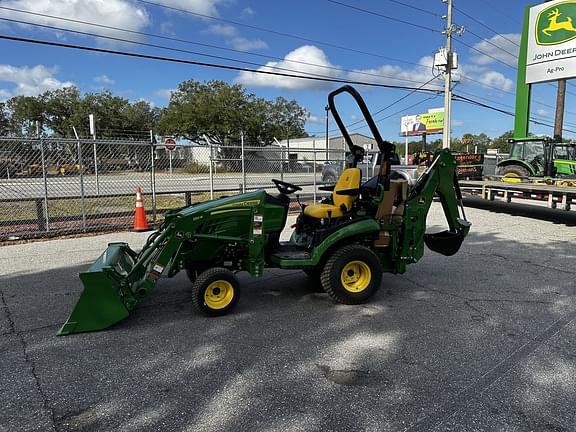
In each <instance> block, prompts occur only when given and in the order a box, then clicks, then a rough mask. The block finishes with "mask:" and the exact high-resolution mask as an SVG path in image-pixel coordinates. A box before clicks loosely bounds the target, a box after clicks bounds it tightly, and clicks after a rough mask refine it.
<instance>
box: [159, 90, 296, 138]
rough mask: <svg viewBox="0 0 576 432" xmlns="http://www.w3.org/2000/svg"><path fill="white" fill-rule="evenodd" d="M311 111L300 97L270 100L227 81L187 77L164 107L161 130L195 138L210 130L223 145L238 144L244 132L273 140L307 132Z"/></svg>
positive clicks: (211, 135) (210, 134)
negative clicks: (309, 112)
mask: <svg viewBox="0 0 576 432" xmlns="http://www.w3.org/2000/svg"><path fill="white" fill-rule="evenodd" d="M306 118H307V113H306V110H305V109H304V108H302V107H301V106H300V105H298V103H297V102H296V101H287V100H286V99H284V98H277V99H276V101H274V102H270V101H267V100H265V99H262V98H257V97H256V96H255V95H254V94H251V93H247V92H246V90H245V89H244V88H243V87H242V86H241V85H239V84H234V85H230V84H228V83H226V82H224V81H209V82H207V83H200V82H197V81H194V80H189V81H184V82H182V83H180V85H179V86H178V90H176V91H175V92H173V93H172V96H171V97H170V103H169V104H168V107H167V108H165V109H164V110H163V111H162V114H161V116H160V120H159V123H158V125H159V131H160V133H163V134H165V135H166V134H169V135H176V136H178V137H183V138H186V139H189V140H191V141H202V136H203V135H204V134H206V135H207V136H208V137H210V139H211V140H212V141H214V142H216V143H218V144H221V145H224V144H225V145H232V146H236V145H238V143H239V142H240V135H241V134H242V133H243V134H244V136H245V137H246V138H247V139H248V140H249V142H250V143H251V144H252V145H254V144H264V145H266V144H270V143H272V142H273V138H274V137H277V138H279V139H282V138H284V137H286V136H303V135H305V132H304V123H305V122H306Z"/></svg>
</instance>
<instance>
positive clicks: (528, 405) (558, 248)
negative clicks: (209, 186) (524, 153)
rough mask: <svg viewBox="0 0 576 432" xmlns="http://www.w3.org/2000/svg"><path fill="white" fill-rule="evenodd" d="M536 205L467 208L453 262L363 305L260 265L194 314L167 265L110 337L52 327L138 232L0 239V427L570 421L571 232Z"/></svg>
mask: <svg viewBox="0 0 576 432" xmlns="http://www.w3.org/2000/svg"><path fill="white" fill-rule="evenodd" d="M541 210H542V212H543V213H546V211H548V213H546V214H548V215H549V217H548V219H547V218H546V217H540V218H538V219H531V218H528V217H526V216H529V215H530V211H529V210H527V211H528V213H525V214H522V213H521V212H515V213H514V214H509V213H503V212H502V210H501V209H499V208H497V206H493V207H490V206H484V207H483V208H472V207H469V208H467V216H468V218H469V219H470V220H471V221H472V223H473V227H472V231H471V233H470V235H469V237H468V238H467V239H466V241H465V243H464V245H463V247H462V249H461V251H460V252H459V253H458V254H457V255H455V256H453V257H444V256H441V255H438V254H436V253H433V252H431V251H426V254H425V256H424V258H423V259H422V260H421V261H420V262H418V263H417V264H414V265H411V266H409V268H408V271H407V273H405V274H404V275H392V274H385V275H384V278H383V283H382V287H381V289H380V290H379V292H378V293H377V294H376V295H375V296H374V297H373V298H372V299H371V301H370V302H369V303H367V304H364V305H360V306H344V305H337V304H335V303H334V302H333V301H331V300H330V298H329V297H328V296H327V295H326V294H324V293H322V292H321V290H320V289H319V287H318V286H317V285H316V284H315V283H314V282H313V281H311V280H310V279H308V277H307V276H306V275H305V274H304V273H302V272H300V271H292V272H291V271H283V270H268V271H266V272H265V274H264V276H263V277H262V278H259V279H253V278H251V277H249V276H248V275H245V274H240V278H241V283H242V296H241V299H240V303H239V304H238V307H237V309H236V310H235V312H234V313H232V314H229V315H227V316H224V317H220V318H206V317H203V316H200V315H199V314H197V313H196V312H194V311H193V308H192V304H191V299H190V284H189V282H188V280H187V278H186V276H185V275H184V274H178V275H177V276H176V277H174V278H173V279H162V280H160V282H159V284H158V286H157V288H156V290H155V291H154V292H153V293H152V294H151V295H150V297H149V298H148V299H147V300H146V301H145V302H144V303H143V304H142V305H140V306H139V307H138V309H137V310H136V311H135V312H134V313H133V314H132V315H131V316H130V317H129V318H128V319H126V320H125V321H123V322H121V323H119V324H118V325H116V326H114V327H113V328H111V329H110V330H108V331H103V332H96V333H89V334H79V335H72V336H67V337H56V335H55V334H56V332H57V331H58V329H59V327H60V325H61V324H62V323H63V322H64V321H65V320H66V318H67V316H68V314H69V312H70V311H71V309H72V307H73V306H74V304H75V302H76V300H77V298H78V296H79V294H80V292H81V289H82V287H81V284H80V281H79V279H78V273H79V272H80V271H82V270H84V269H86V268H87V267H88V266H89V265H90V263H91V262H92V261H93V260H94V259H96V258H97V256H98V255H99V254H100V253H101V252H102V251H103V250H104V248H105V247H106V244H107V243H108V242H109V241H122V240H124V241H128V242H129V243H130V244H131V245H132V246H133V247H134V248H138V247H140V246H141V245H142V244H143V242H144V240H145V238H146V234H136V233H117V234H108V235H102V236H94V237H83V238H76V239H63V240H53V241H45V242H35V243H30V244H20V245H12V246H4V247H0V265H1V268H2V269H3V270H2V272H1V273H0V275H1V276H0V282H1V284H0V294H1V299H0V300H1V304H0V346H1V348H0V350H1V352H2V357H1V360H2V361H1V362H0V389H2V391H1V392H0V407H1V409H0V430H1V431H10V432H16V431H283V432H285V431H404V430H408V431H547V430H550V431H572V430H574V429H575V425H576V390H575V389H576V344H575V340H576V297H575V295H576V292H575V285H576V284H575V282H574V281H575V276H576V267H575V265H574V264H575V262H576V250H575V248H574V245H575V243H576V231H575V229H574V227H573V226H574V224H571V223H570V222H569V221H567V220H562V221H560V222H559V221H558V219H556V218H554V217H552V216H550V215H552V213H550V212H554V211H553V210H549V209H541ZM569 213H570V214H571V213H572V212H569ZM565 217H567V216H565ZM429 222H430V228H431V229H433V230H438V229H439V227H440V226H441V225H443V224H444V218H443V215H442V214H441V209H440V206H439V205H437V204H435V205H434V206H433V209H432V212H431V214H430V217H429Z"/></svg>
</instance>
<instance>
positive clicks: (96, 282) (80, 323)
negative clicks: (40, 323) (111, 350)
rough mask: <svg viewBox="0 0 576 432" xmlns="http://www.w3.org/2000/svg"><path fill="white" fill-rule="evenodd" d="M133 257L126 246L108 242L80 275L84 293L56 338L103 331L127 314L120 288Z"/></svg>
mask: <svg viewBox="0 0 576 432" xmlns="http://www.w3.org/2000/svg"><path fill="white" fill-rule="evenodd" d="M135 257H136V253H135V252H133V251H132V250H131V249H130V247H129V246H128V244H126V243H110V244H109V245H108V248H107V249H106V250H105V251H104V253H103V254H102V255H101V256H100V257H99V258H98V259H97V260H96V262H94V264H92V266H91V267H90V268H89V269H88V271H86V272H84V273H80V280H81V281H82V284H83V285H84V291H83V292H82V294H81V295H80V299H79V300H78V302H77V303H76V306H75V307H74V310H73V311H72V313H71V314H70V317H69V318H68V320H67V321H66V323H65V324H64V325H63V326H62V328H61V329H60V331H59V332H58V335H59V336H62V335H68V334H72V333H82V332H88V331H95V330H103V329H105V328H107V327H110V326H111V325H113V324H115V323H117V322H118V321H121V320H123V319H124V318H126V317H127V316H128V315H129V310H128V308H127V307H126V305H125V303H124V301H123V298H124V296H122V295H121V294H122V292H121V289H120V288H121V285H122V282H123V281H124V280H125V279H126V276H127V275H128V273H129V272H130V270H131V269H132V267H133V266H134V259H135Z"/></svg>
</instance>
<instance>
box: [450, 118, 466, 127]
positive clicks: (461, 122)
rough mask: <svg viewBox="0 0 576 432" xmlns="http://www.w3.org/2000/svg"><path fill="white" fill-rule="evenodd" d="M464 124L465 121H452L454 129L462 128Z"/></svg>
mask: <svg viewBox="0 0 576 432" xmlns="http://www.w3.org/2000/svg"><path fill="white" fill-rule="evenodd" d="M463 124H464V121H463V120H457V119H452V127H460V126H462V125H463Z"/></svg>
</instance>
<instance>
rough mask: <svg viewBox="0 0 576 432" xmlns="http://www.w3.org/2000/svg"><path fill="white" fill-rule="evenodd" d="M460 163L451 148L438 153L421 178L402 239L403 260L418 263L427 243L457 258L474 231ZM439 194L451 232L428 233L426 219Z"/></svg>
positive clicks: (410, 197)
mask: <svg viewBox="0 0 576 432" xmlns="http://www.w3.org/2000/svg"><path fill="white" fill-rule="evenodd" d="M456 165H457V163H456V161H455V160H454V158H453V157H452V154H451V153H450V151H449V150H448V149H444V150H441V151H438V152H436V154H435V156H434V162H433V163H432V165H430V167H429V168H428V169H427V170H426V172H425V173H424V174H423V175H422V176H421V177H420V178H419V180H418V182H417V183H416V184H415V185H414V187H413V188H412V190H411V191H410V193H409V195H408V198H407V200H406V209H405V213H404V229H403V232H402V236H401V248H400V253H401V255H402V256H401V260H402V261H404V262H405V263H411V262H416V261H418V260H419V259H420V258H421V257H422V255H423V254H424V243H426V245H427V246H428V248H429V249H431V250H433V251H435V252H438V253H441V254H443V255H447V256H450V255H454V254H455V253H456V252H458V250H459V249H460V246H461V244H462V241H463V240H464V238H465V237H466V235H467V234H468V232H469V230H470V225H471V224H470V222H469V221H467V220H466V215H465V214H464V206H463V205H462V194H461V192H460V186H459V185H458V180H457V179H456ZM435 195H438V197H439V198H440V202H441V204H442V209H443V210H444V214H445V216H446V221H447V222H448V227H449V230H447V231H444V232H441V233H436V234H426V233H425V231H426V217H427V215H428V211H429V210H430V206H431V205H432V200H433V198H434V196H435Z"/></svg>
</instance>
